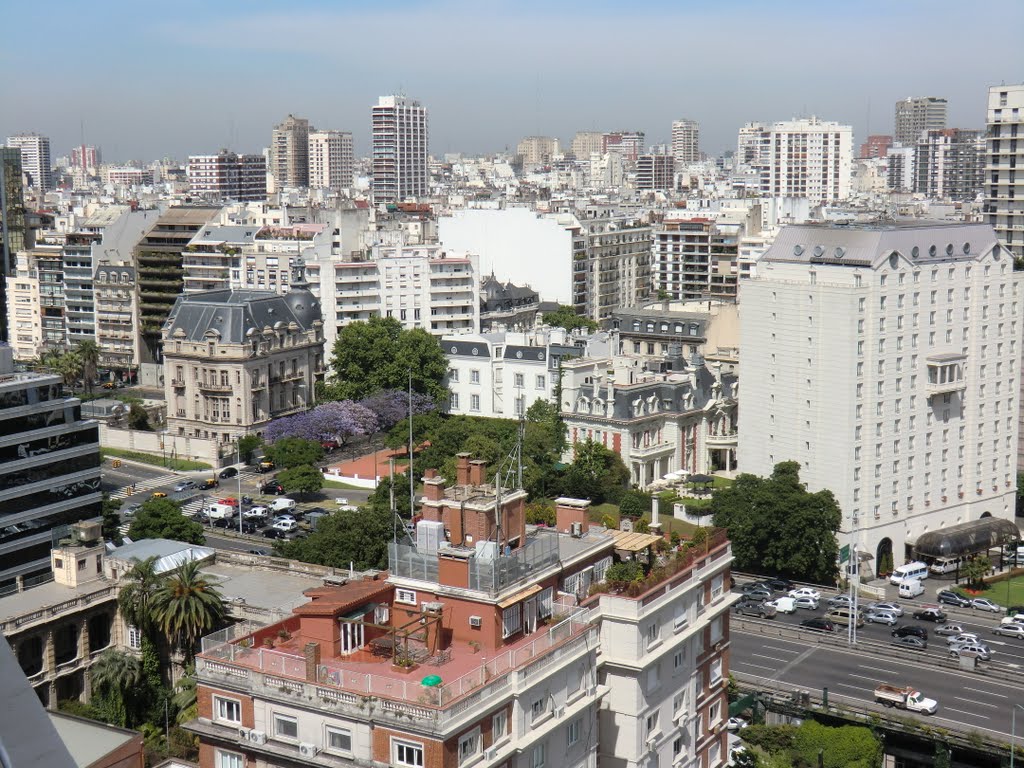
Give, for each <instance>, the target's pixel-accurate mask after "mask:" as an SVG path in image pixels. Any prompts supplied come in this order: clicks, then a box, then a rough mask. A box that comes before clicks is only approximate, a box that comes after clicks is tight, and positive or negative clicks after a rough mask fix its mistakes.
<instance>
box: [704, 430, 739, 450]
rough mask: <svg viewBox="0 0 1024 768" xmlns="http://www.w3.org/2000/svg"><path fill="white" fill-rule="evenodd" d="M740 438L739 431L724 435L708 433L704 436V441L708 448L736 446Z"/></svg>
mask: <svg viewBox="0 0 1024 768" xmlns="http://www.w3.org/2000/svg"><path fill="white" fill-rule="evenodd" d="M738 439H739V433H738V432H731V433H729V434H723V435H708V436H707V437H705V438H704V443H705V444H706V445H707V447H708V448H735V447H736V443H737V440H738Z"/></svg>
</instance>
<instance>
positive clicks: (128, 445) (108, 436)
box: [100, 422, 234, 467]
mask: <svg viewBox="0 0 1024 768" xmlns="http://www.w3.org/2000/svg"><path fill="white" fill-rule="evenodd" d="M100 446H101V447H103V448H120V449H122V450H126V451H143V452H145V453H151V454H153V455H154V456H160V455H165V456H168V457H170V456H172V455H173V456H174V457H176V458H179V459H189V460H192V461H203V462H206V463H207V464H210V465H211V466H214V467H219V466H220V465H221V459H220V457H219V455H218V450H219V448H220V444H219V443H217V442H216V441H215V440H204V439H203V438H201V437H188V436H186V435H164V434H163V433H162V432H142V431H139V430H133V429H117V428H114V427H111V426H109V425H107V424H104V423H102V422H101V423H100ZM231 456H232V457H233V456H234V454H231ZM232 460H233V459H229V460H228V463H231V461H232Z"/></svg>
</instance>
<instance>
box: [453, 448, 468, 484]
mask: <svg viewBox="0 0 1024 768" xmlns="http://www.w3.org/2000/svg"><path fill="white" fill-rule="evenodd" d="M455 484H456V485H469V454H468V453H456V454H455Z"/></svg>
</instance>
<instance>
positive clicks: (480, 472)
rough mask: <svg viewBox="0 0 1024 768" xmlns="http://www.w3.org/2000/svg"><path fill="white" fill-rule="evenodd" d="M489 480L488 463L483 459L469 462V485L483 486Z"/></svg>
mask: <svg viewBox="0 0 1024 768" xmlns="http://www.w3.org/2000/svg"><path fill="white" fill-rule="evenodd" d="M486 480H487V462H486V461H484V460H483V459H474V460H473V461H471V462H469V484H470V485H483V484H484V482H485V481H486Z"/></svg>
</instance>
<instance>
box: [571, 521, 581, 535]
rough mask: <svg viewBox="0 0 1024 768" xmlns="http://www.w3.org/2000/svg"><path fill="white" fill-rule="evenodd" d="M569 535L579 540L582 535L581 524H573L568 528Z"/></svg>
mask: <svg viewBox="0 0 1024 768" xmlns="http://www.w3.org/2000/svg"><path fill="white" fill-rule="evenodd" d="M569 533H570V534H572V536H574V537H575V538H577V539H578V538H580V537H581V536H582V535H583V523H580V522H575V523H573V524H572V525H571V526H570V527H569Z"/></svg>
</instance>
